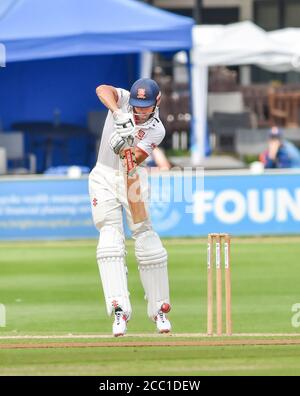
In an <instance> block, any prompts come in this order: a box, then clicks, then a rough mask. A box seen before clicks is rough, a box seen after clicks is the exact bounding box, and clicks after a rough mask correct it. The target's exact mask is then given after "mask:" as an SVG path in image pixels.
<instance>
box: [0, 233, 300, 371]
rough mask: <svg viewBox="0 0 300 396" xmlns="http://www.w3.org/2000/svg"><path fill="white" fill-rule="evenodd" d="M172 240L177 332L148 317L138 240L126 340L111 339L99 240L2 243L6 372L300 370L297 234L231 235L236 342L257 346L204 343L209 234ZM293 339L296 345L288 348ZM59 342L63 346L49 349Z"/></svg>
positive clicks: (0, 347) (0, 359)
mask: <svg viewBox="0 0 300 396" xmlns="http://www.w3.org/2000/svg"><path fill="white" fill-rule="evenodd" d="M164 243H165V246H166V248H167V250H168V253H169V274H170V287H171V300H172V301H171V302H172V311H171V313H170V315H169V317H170V319H171V321H172V325H173V333H174V336H167V335H165V336H157V335H156V336H155V325H154V324H153V323H152V322H150V321H149V319H147V317H146V303H145V301H144V297H143V290H142V287H141V284H140V281H139V275H138V271H137V266H136V262H135V259H134V246H133V244H132V242H127V248H128V249H127V250H128V256H127V258H128V266H129V289H130V293H131V300H132V306H133V317H132V320H131V321H130V322H129V325H128V336H126V337H123V338H122V339H113V338H107V337H104V336H105V335H110V333H111V320H110V319H109V318H107V316H106V313H105V308H104V301H103V296H102V289H101V287H100V280H99V275H98V268H97V264H96V260H95V246H96V241H69V242H45V243H44V242H40V243H39V242H24V243H14V242H13V243H1V244H0V252H1V254H0V273H1V276H0V304H3V305H4V306H5V308H6V327H0V374H1V375H10V374H11V375H30V374H34V375H39V374H50V375H52V374H53V375H54V374H56V375H59V374H64V375H69V374H70V375H202V374H203V375H204V374H206V375H226V374H232V375H235V374H236V375H239V374H241V375H248V374H249V375H252V374H256V375H259V374H274V375H280V374H284V375H286V374H291V375H299V374H300V327H298V325H299V326H300V318H298V317H297V312H296V311H295V312H292V309H293V308H294V310H296V309H298V308H297V306H296V305H295V304H297V303H300V288H299V279H300V266H299V257H300V238H299V237H276V238H234V239H233V241H232V253H231V261H232V312H233V326H234V333H235V336H234V337H232V338H230V339H232V340H242V342H241V344H243V341H245V344H246V343H247V341H248V340H252V341H253V340H254V341H255V340H259V341H258V344H259V345H221V344H220V345H205V344H203V345H201V344H197V343H198V342H200V341H201V342H202V341H203V342H206V341H208V340H210V339H208V338H205V337H202V336H201V333H205V331H206V240H205V239H176V240H172V239H170V240H165V241H164ZM299 307H300V306H299ZM293 316H294V317H293ZM299 316H300V315H299ZM298 333H299V335H297V334H298ZM131 334H133V335H135V336H130V335H131ZM73 335H74V336H75V337H73ZM88 335H90V336H93V337H91V338H86V336H88ZM98 335H99V336H103V338H101V337H98V338H97V336H98ZM180 335H181V337H179V336H180ZM279 335H280V336H279ZM23 336H29V337H27V338H22V337H23ZM32 336H44V337H45V336H50V337H51V338H32ZM62 336H66V339H63V338H59V337H62ZM76 336H78V338H76ZM80 336H82V338H79V337H80ZM8 337H9V338H8ZM17 337H20V338H17ZM30 337H31V338H30ZM55 337H56V338H55ZM227 339H228V338H226V337H224V338H223V339H221V341H222V340H227ZM212 340H219V339H215V338H213V339H212ZM261 340H268V341H270V340H275V341H276V342H277V340H282V344H283V345H263V343H262V342H261ZM289 340H292V341H293V343H292V344H291V345H286V344H287V341H289ZM124 341H126V342H128V343H129V342H131V343H132V346H131V345H129V346H124V345H123V344H122V343H124ZM143 341H145V345H144V346H142V345H140V343H141V342H143ZM166 341H167V342H166ZM181 341H182V342H183V343H182V344H181V345H180V342H181ZM187 341H188V342H195V344H194V345H192V344H191V345H188V343H187V344H184V343H185V342H187ZM79 342H80V344H76V343H79ZM101 342H102V343H103V345H102V346H101ZM104 342H110V345H109V346H107V345H105V344H104ZM112 342H113V343H114V344H115V346H111V343H112ZM45 343H46V345H45ZM52 343H55V344H52ZM63 343H68V344H66V345H63ZM70 343H74V345H73V347H72V345H70ZM89 343H94V345H90V346H89ZM149 343H150V345H151V343H153V346H150V345H149ZM159 343H161V345H160V344H159ZM51 344H52V346H55V348H54V347H52V348H47V349H46V348H43V347H45V346H48V347H50V346H51ZM114 344H113V345H114ZM177 344H178V345H177ZM14 345H15V346H19V347H21V346H22V347H24V348H25V347H26V346H27V347H28V346H30V345H32V348H26V349H15V348H13V346H14ZM36 346H40V347H41V348H34V347H36ZM62 346H65V347H64V348H62ZM4 347H8V348H9V349H4Z"/></svg>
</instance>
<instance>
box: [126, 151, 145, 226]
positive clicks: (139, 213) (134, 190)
mask: <svg viewBox="0 0 300 396" xmlns="http://www.w3.org/2000/svg"><path fill="white" fill-rule="evenodd" d="M121 159H122V163H123V167H124V171H125V183H126V189H127V200H128V205H129V209H130V212H131V216H132V221H133V223H134V224H137V223H141V222H142V221H145V220H146V219H147V218H148V215H147V211H146V207H145V203H144V202H143V199H142V194H141V185H140V178H139V174H138V172H137V163H136V158H135V151H134V148H133V147H132V146H131V145H129V144H128V145H127V146H126V147H125V148H124V149H123V150H122V152H121Z"/></svg>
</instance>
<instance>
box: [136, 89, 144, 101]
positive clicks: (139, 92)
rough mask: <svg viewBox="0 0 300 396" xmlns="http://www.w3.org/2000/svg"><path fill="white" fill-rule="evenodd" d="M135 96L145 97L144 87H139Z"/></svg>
mask: <svg viewBox="0 0 300 396" xmlns="http://www.w3.org/2000/svg"><path fill="white" fill-rule="evenodd" d="M136 97H137V98H138V99H146V90H145V89H144V88H139V89H138V91H137V95H136Z"/></svg>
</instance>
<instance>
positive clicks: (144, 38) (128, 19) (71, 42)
mask: <svg viewBox="0 0 300 396" xmlns="http://www.w3.org/2000/svg"><path fill="white" fill-rule="evenodd" d="M192 25H193V20H192V19H190V18H187V17H182V16H178V15H175V14H172V13H169V12H166V11H162V10H159V9H157V8H154V7H152V6H149V5H147V4H143V3H141V2H138V1H136V0H84V1H83V0H43V1H41V0H17V1H15V2H14V3H13V4H12V5H11V6H10V7H9V8H8V10H7V12H5V13H4V14H3V15H2V17H1V18H0V42H1V43H2V44H4V45H5V46H6V50H7V62H13V61H24V60H33V59H49V58H58V57H66V56H82V55H100V54H121V53H139V52H143V51H172V50H178V49H189V48H191V45H192V41H191V28H192Z"/></svg>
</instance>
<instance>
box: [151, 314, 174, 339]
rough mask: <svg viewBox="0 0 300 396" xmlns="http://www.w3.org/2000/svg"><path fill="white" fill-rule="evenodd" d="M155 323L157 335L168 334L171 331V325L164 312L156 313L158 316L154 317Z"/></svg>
mask: <svg viewBox="0 0 300 396" xmlns="http://www.w3.org/2000/svg"><path fill="white" fill-rule="evenodd" d="M155 322H156V327H157V330H158V332H159V333H161V334H162V333H169V332H170V331H171V323H170V321H169V320H168V319H167V317H166V315H165V314H164V312H162V311H159V312H158V314H157V315H156V316H155Z"/></svg>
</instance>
